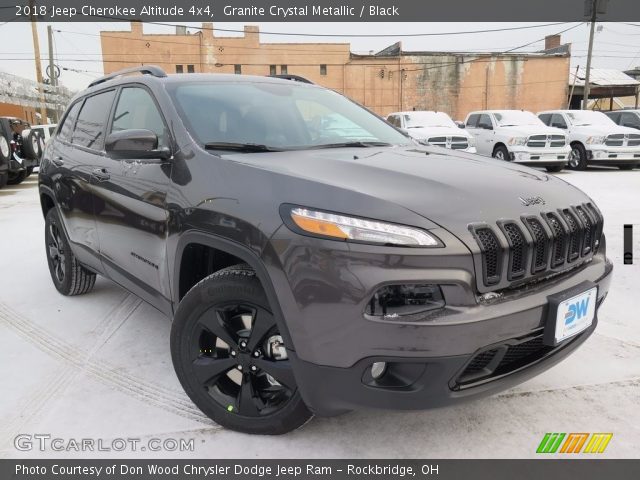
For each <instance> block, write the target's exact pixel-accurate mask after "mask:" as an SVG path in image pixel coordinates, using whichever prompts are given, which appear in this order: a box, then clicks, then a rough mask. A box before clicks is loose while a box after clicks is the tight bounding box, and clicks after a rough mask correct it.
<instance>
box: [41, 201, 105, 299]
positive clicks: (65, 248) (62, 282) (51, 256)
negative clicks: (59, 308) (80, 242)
mask: <svg viewBox="0 0 640 480" xmlns="http://www.w3.org/2000/svg"><path fill="white" fill-rule="evenodd" d="M44 225H45V227H44V228H45V230H44V232H45V233H44V238H45V247H46V250H47V263H48V264H49V273H50V274H51V280H53V284H54V285H55V287H56V289H57V290H58V291H59V292H60V293H61V294H63V295H67V296H72V295H82V294H83V293H87V292H90V291H91V290H92V289H93V286H94V284H95V283H96V274H95V273H93V272H91V271H89V270H87V269H86V268H84V267H83V266H82V265H80V263H79V262H78V260H77V259H76V257H75V256H74V255H73V252H71V248H69V241H68V240H67V237H66V235H65V233H64V229H63V228H62V224H61V222H60V217H59V216H58V212H57V211H56V209H55V207H54V208H51V209H50V210H49V211H48V212H47V216H46V219H45V223H44Z"/></svg>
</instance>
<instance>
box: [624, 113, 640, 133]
mask: <svg viewBox="0 0 640 480" xmlns="http://www.w3.org/2000/svg"><path fill="white" fill-rule="evenodd" d="M620 123H621V124H622V125H624V126H625V127H632V128H639V129H640V117H639V116H638V114H637V113H630V112H625V113H623V114H622V122H620Z"/></svg>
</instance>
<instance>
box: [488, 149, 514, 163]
mask: <svg viewBox="0 0 640 480" xmlns="http://www.w3.org/2000/svg"><path fill="white" fill-rule="evenodd" d="M491 156H492V157H493V158H495V159H497V160H504V161H505V162H508V161H510V157H509V150H507V147H505V146H504V145H498V146H497V147H496V148H495V149H494V150H493V154H492V155H491Z"/></svg>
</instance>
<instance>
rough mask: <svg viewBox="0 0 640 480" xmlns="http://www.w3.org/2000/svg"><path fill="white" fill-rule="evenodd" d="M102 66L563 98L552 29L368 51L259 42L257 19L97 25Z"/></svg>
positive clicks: (364, 99) (540, 103)
mask: <svg viewBox="0 0 640 480" xmlns="http://www.w3.org/2000/svg"><path fill="white" fill-rule="evenodd" d="M100 33H101V44H102V56H103V62H104V72H105V74H107V73H111V72H114V71H116V70H119V69H121V68H126V67H130V66H133V65H142V64H157V65H159V66H161V67H162V68H164V69H165V71H167V72H168V73H176V72H177V73H180V72H184V73H191V72H194V73H197V72H207V73H238V74H251V75H270V74H271V75H272V74H282V73H288V74H295V75H301V76H303V77H306V78H308V79H309V80H311V81H313V82H315V83H318V84H320V85H323V86H325V87H328V88H332V89H334V90H337V91H339V92H341V93H344V94H345V95H347V96H349V97H350V98H352V99H353V100H355V101H357V102H359V103H361V104H363V105H365V106H366V107H368V108H370V109H372V110H374V111H375V112H377V113H379V114H381V115H386V114H387V113H389V112H392V111H398V110H411V109H416V110H423V109H429V110H441V111H445V112H447V113H449V114H450V115H451V116H452V117H453V118H454V119H462V118H464V116H465V115H466V114H467V113H468V112H469V111H471V110H477V109H484V108H492V109H494V108H495V109H498V108H519V109H525V110H532V111H534V112H535V111H539V110H543V109H553V108H564V107H566V102H567V95H568V86H567V78H568V76H569V63H570V51H569V47H568V46H567V45H564V46H563V45H560V37H559V36H557V35H556V36H551V37H548V38H547V42H546V45H545V50H544V51H542V52H540V53H533V54H531V53H529V54H520V53H512V54H502V53H486V54H485V53H481V54H479V53H452V52H410V51H405V50H403V49H402V45H401V43H396V44H394V45H391V46H390V47H388V48H386V49H384V50H382V51H380V52H378V53H372V54H369V55H358V54H354V53H351V46H350V44H349V43H263V42H260V38H259V30H258V27H255V26H246V27H245V28H244V35H242V36H236V37H229V36H217V35H215V32H214V30H213V25H212V24H210V23H205V24H203V28H202V30H201V31H200V32H198V33H197V34H189V33H187V31H186V28H184V27H176V32H175V34H146V33H143V31H142V24H141V23H138V22H132V23H131V30H130V31H102V32H100Z"/></svg>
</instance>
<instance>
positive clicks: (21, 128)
mask: <svg viewBox="0 0 640 480" xmlns="http://www.w3.org/2000/svg"><path fill="white" fill-rule="evenodd" d="M43 148H44V138H43V137H42V136H41V135H40V134H38V132H36V131H34V130H32V129H31V126H30V125H29V124H28V123H27V122H25V121H24V120H21V119H19V118H16V117H0V188H1V187H3V186H4V185H6V184H7V183H8V184H10V185H17V184H19V183H22V181H23V180H24V179H25V178H27V177H28V176H29V175H31V173H33V169H34V168H35V167H37V166H38V164H39V163H40V156H41V155H42V150H43Z"/></svg>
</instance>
